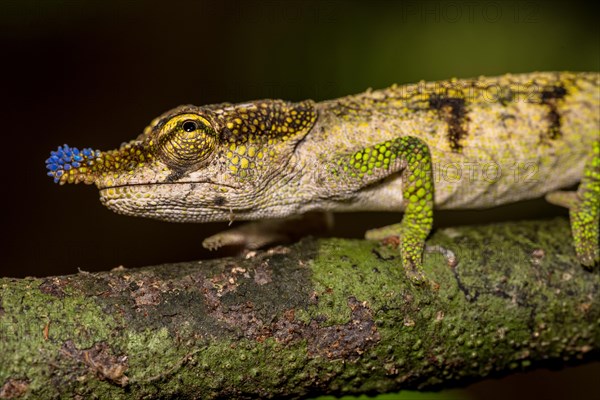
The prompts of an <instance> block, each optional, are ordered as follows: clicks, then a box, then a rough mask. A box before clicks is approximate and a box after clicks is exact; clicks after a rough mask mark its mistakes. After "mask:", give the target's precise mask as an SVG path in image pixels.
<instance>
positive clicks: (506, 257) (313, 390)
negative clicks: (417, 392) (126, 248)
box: [0, 219, 600, 399]
mask: <svg viewBox="0 0 600 400" xmlns="http://www.w3.org/2000/svg"><path fill="white" fill-rule="evenodd" d="M569 235H570V232H569V227H568V223H567V222H566V221H565V220H563V219H556V220H552V221H532V222H521V223H512V224H497V225H488V226H478V227H462V228H452V229H445V230H440V231H437V232H436V233H435V234H434V235H433V236H432V238H431V239H430V241H429V244H430V245H440V246H443V247H444V248H447V249H451V250H452V251H453V252H454V253H456V255H457V257H458V265H456V266H455V267H451V266H449V265H448V263H447V262H446V260H445V259H444V257H442V256H441V255H439V254H436V253H431V254H426V255H425V269H426V274H427V276H428V277H430V278H431V279H432V280H434V281H435V282H437V283H438V284H439V288H437V289H435V288H434V289H432V288H431V287H429V286H421V287H417V286H414V285H412V284H410V283H409V282H408V281H407V280H406V278H405V276H404V274H403V272H402V270H401V268H400V266H399V262H400V261H399V257H398V255H397V252H396V251H394V250H389V249H387V248H385V247H382V246H381V245H378V244H373V243H369V242H366V241H362V240H341V239H321V240H314V239H306V240H303V241H302V242H300V243H298V244H296V245H293V246H291V247H278V248H275V249H272V250H270V251H266V252H258V253H255V254H253V255H252V256H249V257H247V258H246V259H241V258H226V259H219V260H211V261H198V262H189V263H180V264H171V265H160V266H154V267H146V268H141V269H135V270H126V269H118V270H113V271H110V272H104V273H94V274H91V273H85V272H82V273H79V274H77V275H71V276H61V277H50V278H42V279H37V278H27V279H10V278H6V279H2V280H0V285H1V292H0V398H36V399H39V398H55V397H56V396H65V397H67V396H68V397H74V398H88V397H91V396H97V398H115V399H119V398H128V399H129V398H151V397H158V396H159V395H160V397H161V398H175V397H184V398H225V397H237V398H249V397H275V396H277V397H303V396H308V395H317V394H321V393H328V394H359V393H376V392H389V391H398V390H400V389H427V388H430V389H431V388H440V387H446V386H449V385H455V384H457V383H461V382H463V383H464V382H465V381H466V380H475V379H480V378H483V377H487V376H489V375H492V374H502V373H510V372H512V371H517V370H523V369H530V368H533V367H535V366H541V365H548V363H552V364H554V365H556V364H561V363H565V362H569V361H577V360H581V359H598V355H599V354H600V352H599V349H600V328H599V326H600V293H599V291H600V289H599V288H600V274H599V273H598V271H597V270H595V271H593V272H589V271H586V270H584V269H583V268H582V267H581V266H579V264H578V263H577V261H576V259H575V257H574V252H573V250H572V248H571V240H570V236H569Z"/></svg>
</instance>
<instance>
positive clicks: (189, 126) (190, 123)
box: [181, 120, 198, 132]
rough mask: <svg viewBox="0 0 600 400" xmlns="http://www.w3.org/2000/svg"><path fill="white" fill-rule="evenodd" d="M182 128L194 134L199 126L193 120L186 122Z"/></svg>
mask: <svg viewBox="0 0 600 400" xmlns="http://www.w3.org/2000/svg"><path fill="white" fill-rule="evenodd" d="M181 126H182V128H183V130H184V131H186V132H194V131H195V130H196V129H198V124H197V123H196V121H192V120H187V121H184V123H183V124H182V125H181Z"/></svg>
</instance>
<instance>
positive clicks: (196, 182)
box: [97, 179, 239, 191]
mask: <svg viewBox="0 0 600 400" xmlns="http://www.w3.org/2000/svg"><path fill="white" fill-rule="evenodd" d="M202 184H206V185H214V186H218V187H227V188H229V189H239V187H237V186H234V185H227V184H224V183H222V182H219V183H217V182H213V181H211V180H209V179H207V180H200V181H178V182H138V183H135V182H134V183H123V184H120V185H102V184H101V183H97V185H98V189H99V190H100V191H102V190H108V189H119V188H128V187H143V186H147V187H158V186H169V185H170V186H177V185H202Z"/></svg>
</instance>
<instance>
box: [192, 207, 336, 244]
mask: <svg viewBox="0 0 600 400" xmlns="http://www.w3.org/2000/svg"><path fill="white" fill-rule="evenodd" d="M332 226H333V215H332V214H331V213H325V212H310V213H306V214H303V215H300V216H294V217H290V218H280V219H267V220H260V221H253V222H248V223H246V224H244V225H240V226H237V227H235V228H231V229H228V230H226V231H223V232H219V233H217V234H215V235H213V236H210V237H208V238H206V239H204V241H203V242H202V246H203V247H204V248H206V249H209V250H216V249H219V248H221V247H229V246H231V247H241V248H244V249H247V250H256V249H259V248H261V247H266V246H269V245H273V244H279V243H289V242H293V241H296V240H298V239H300V238H301V237H303V236H306V235H310V234H315V233H322V232H327V231H329V230H331V227H332Z"/></svg>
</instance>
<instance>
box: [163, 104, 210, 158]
mask: <svg viewBox="0 0 600 400" xmlns="http://www.w3.org/2000/svg"><path fill="white" fill-rule="evenodd" d="M216 140H217V137H216V133H215V131H214V129H213V128H212V127H211V126H210V123H209V122H208V121H207V120H206V119H204V118H203V117H201V116H199V115H197V114H182V115H177V116H175V117H173V118H171V119H170V120H169V121H168V122H167V123H166V124H165V126H164V127H163V129H161V132H160V133H159V137H158V145H159V149H160V154H161V158H162V159H163V161H164V162H165V163H166V164H167V165H169V166H170V167H173V168H178V169H189V168H192V167H195V166H198V164H200V163H202V162H203V161H205V160H206V159H207V158H208V157H209V156H210V155H211V154H212V151H213V150H214V148H215V146H216Z"/></svg>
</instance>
